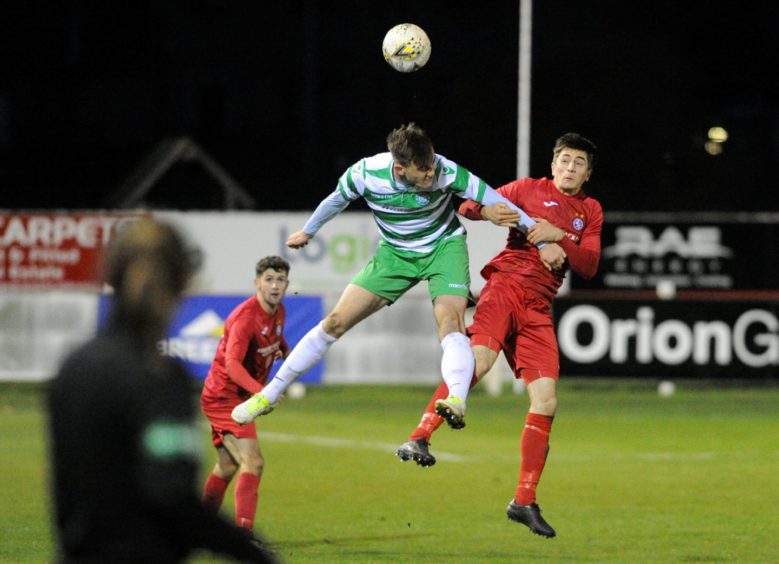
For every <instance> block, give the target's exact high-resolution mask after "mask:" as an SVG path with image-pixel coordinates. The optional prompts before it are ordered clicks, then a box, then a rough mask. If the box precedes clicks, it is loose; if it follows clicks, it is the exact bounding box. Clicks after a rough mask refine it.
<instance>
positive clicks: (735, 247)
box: [571, 212, 779, 290]
mask: <svg viewBox="0 0 779 564" xmlns="http://www.w3.org/2000/svg"><path fill="white" fill-rule="evenodd" d="M605 218H606V222H605V223H604V224H603V233H602V237H601V244H602V252H601V260H600V265H599V268H598V274H597V276H596V277H595V278H593V279H592V280H582V279H581V278H579V277H577V276H573V277H572V279H571V288H572V289H574V290H577V289H585V288H588V289H595V288H598V289H621V290H641V289H654V288H655V287H656V286H657V284H658V282H660V281H661V280H662V281H670V282H673V283H674V285H675V286H676V288H679V289H694V290H773V289H776V288H779V269H778V268H776V264H777V259H779V253H778V252H777V246H776V245H775V244H773V243H774V242H775V241H779V213H773V212H771V213H768V212H766V213H746V212H744V213H735V212H734V213H724V212H723V213H720V212H717V213H714V212H711V213H704V212H700V213H697V212H689V213H686V212H675V213H674V212H667V213H652V212H646V213H642V212H636V213H631V212H606V214H605ZM758 241H759V242H760V243H756V242H758ZM763 243H765V244H763ZM755 245H757V248H756V247H755ZM761 245H762V246H761Z"/></svg>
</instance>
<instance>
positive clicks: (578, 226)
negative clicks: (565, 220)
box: [571, 213, 584, 231]
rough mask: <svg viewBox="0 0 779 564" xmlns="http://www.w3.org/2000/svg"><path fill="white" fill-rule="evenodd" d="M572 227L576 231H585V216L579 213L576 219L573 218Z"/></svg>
mask: <svg viewBox="0 0 779 564" xmlns="http://www.w3.org/2000/svg"><path fill="white" fill-rule="evenodd" d="M571 225H572V226H573V228H574V229H575V230H576V231H581V230H582V229H584V215H583V214H580V213H577V214H576V217H574V218H573V221H572V222H571Z"/></svg>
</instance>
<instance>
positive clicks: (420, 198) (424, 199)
mask: <svg viewBox="0 0 779 564" xmlns="http://www.w3.org/2000/svg"><path fill="white" fill-rule="evenodd" d="M414 198H415V199H416V201H417V203H418V204H419V205H420V206H426V205H427V204H429V203H430V198H429V197H428V196H425V195H424V194H415V195H414Z"/></svg>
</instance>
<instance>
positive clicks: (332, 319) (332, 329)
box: [322, 312, 349, 339]
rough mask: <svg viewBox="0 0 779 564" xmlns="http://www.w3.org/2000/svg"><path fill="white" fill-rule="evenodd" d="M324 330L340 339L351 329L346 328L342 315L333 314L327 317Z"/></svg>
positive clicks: (323, 324)
mask: <svg viewBox="0 0 779 564" xmlns="http://www.w3.org/2000/svg"><path fill="white" fill-rule="evenodd" d="M322 329H323V330H324V331H325V333H327V334H328V335H330V336H331V337H335V338H336V339H340V338H341V337H343V335H344V333H346V331H347V330H348V329H349V328H348V327H347V326H346V323H345V321H344V318H343V316H342V315H341V314H340V313H338V312H332V313H330V314H328V316H327V317H325V319H324V322H323V323H322Z"/></svg>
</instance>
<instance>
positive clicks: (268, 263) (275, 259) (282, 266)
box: [254, 255, 289, 276]
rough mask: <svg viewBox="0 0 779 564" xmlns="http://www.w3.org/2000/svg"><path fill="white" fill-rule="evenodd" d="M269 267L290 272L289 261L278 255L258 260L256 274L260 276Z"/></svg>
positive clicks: (255, 268)
mask: <svg viewBox="0 0 779 564" xmlns="http://www.w3.org/2000/svg"><path fill="white" fill-rule="evenodd" d="M269 268H270V269H273V270H277V271H279V272H284V273H286V274H289V263H288V262H287V261H286V260H285V259H283V258H281V257H279V256H276V255H271V256H267V257H264V258H261V259H260V260H259V261H258V262H257V266H255V267H254V273H255V275H257V276H259V275H260V274H262V273H263V272H265V271H266V270H268V269H269Z"/></svg>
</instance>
